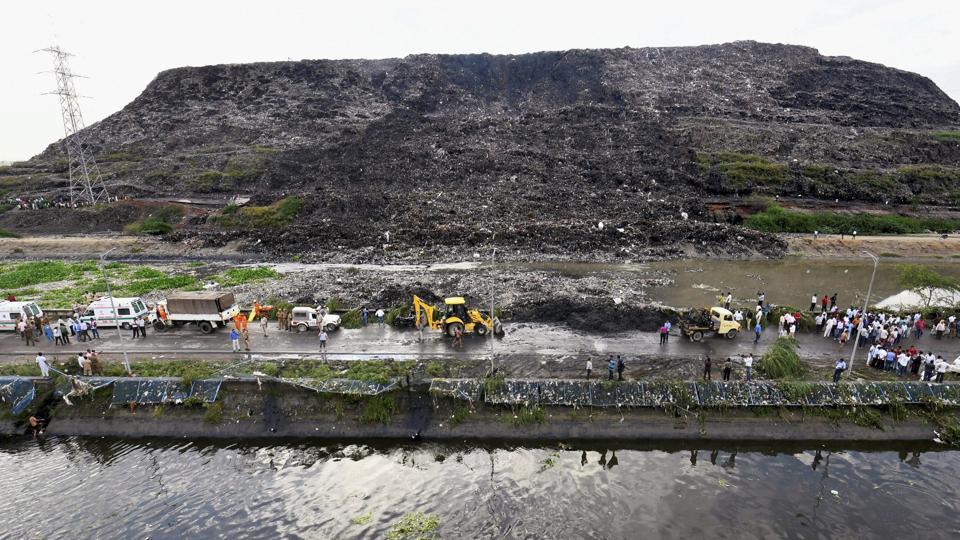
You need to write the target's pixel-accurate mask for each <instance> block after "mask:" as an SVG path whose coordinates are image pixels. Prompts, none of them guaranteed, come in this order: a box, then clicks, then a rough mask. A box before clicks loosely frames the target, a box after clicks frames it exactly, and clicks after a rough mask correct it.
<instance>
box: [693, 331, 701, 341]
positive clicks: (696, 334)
mask: <svg viewBox="0 0 960 540" xmlns="http://www.w3.org/2000/svg"><path fill="white" fill-rule="evenodd" d="M690 339H692V340H693V341H701V340H703V332H701V331H700V330H697V331H696V332H694V333H692V334H690Z"/></svg>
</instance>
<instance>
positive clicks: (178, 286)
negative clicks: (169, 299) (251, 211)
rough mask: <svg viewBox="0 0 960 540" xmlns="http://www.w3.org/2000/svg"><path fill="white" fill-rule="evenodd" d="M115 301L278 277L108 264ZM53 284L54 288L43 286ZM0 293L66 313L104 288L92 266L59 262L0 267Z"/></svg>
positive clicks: (265, 272) (262, 271)
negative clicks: (210, 284)
mask: <svg viewBox="0 0 960 540" xmlns="http://www.w3.org/2000/svg"><path fill="white" fill-rule="evenodd" d="M105 271H106V274H107V277H108V278H109V279H110V280H111V286H112V290H113V294H114V296H143V295H145V294H147V293H149V292H152V291H173V290H185V291H196V290H200V289H201V288H202V286H203V284H204V282H205V281H208V280H212V281H215V282H217V283H219V284H220V286H221V287H235V286H237V285H243V284H245V283H253V282H257V281H263V280H266V279H274V278H277V277H279V276H280V274H279V273H277V272H276V271H275V270H273V269H272V268H267V267H240V268H229V269H227V270H224V271H223V272H221V273H219V274H211V273H210V271H206V270H204V267H203V266H196V265H190V266H189V268H187V269H185V270H184V269H181V270H174V271H170V270H159V269H156V268H153V267H150V266H141V265H132V264H126V263H121V262H116V261H114V262H111V263H108V264H107V265H106V266H105ZM55 282H56V283H58V284H57V285H56V286H55V287H51V286H44V285H45V284H48V283H55ZM0 291H2V292H3V295H4V296H6V295H7V294H11V293H12V294H14V295H15V296H16V297H17V298H22V299H33V300H36V301H37V302H39V303H40V304H41V307H46V308H50V307H67V306H70V305H71V304H73V303H74V302H78V301H80V300H81V299H82V298H83V295H84V293H86V292H88V291H93V292H97V293H105V292H106V291H107V285H106V283H105V282H104V280H103V274H102V273H101V271H100V268H99V266H98V264H97V262H95V261H81V262H74V263H67V262H63V261H30V262H22V263H16V264H6V265H3V264H0Z"/></svg>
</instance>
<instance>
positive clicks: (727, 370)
mask: <svg viewBox="0 0 960 540" xmlns="http://www.w3.org/2000/svg"><path fill="white" fill-rule="evenodd" d="M731 373H733V362H731V361H730V357H729V356H728V357H727V361H726V362H724V363H723V380H724V381H729V380H730V374H731Z"/></svg>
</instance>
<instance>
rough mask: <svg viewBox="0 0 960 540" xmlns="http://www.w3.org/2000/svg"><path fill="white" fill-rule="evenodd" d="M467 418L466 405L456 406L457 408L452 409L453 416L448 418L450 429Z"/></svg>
mask: <svg viewBox="0 0 960 540" xmlns="http://www.w3.org/2000/svg"><path fill="white" fill-rule="evenodd" d="M469 417H470V408H469V407H467V406H466V405H457V407H456V408H455V409H453V415H452V416H451V417H450V427H455V426H459V425H460V424H462V423H463V421H464V420H466V419H467V418H469Z"/></svg>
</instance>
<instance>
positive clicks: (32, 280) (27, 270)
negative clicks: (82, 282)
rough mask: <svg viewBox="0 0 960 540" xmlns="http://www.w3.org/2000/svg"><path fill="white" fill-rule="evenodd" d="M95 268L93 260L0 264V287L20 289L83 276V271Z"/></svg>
mask: <svg viewBox="0 0 960 540" xmlns="http://www.w3.org/2000/svg"><path fill="white" fill-rule="evenodd" d="M96 269H97V264H96V263H95V262H93V261H84V262H78V263H69V264H68V263H64V262H60V261H31V262H24V263H18V264H11V265H0V288H3V289H20V288H23V287H29V286H31V285H39V284H41V283H51V282H54V281H64V280H67V279H77V278H80V277H83V274H84V272H89V271H93V270H96Z"/></svg>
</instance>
